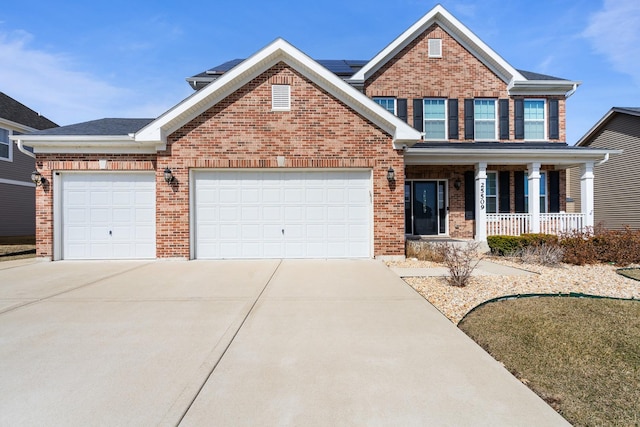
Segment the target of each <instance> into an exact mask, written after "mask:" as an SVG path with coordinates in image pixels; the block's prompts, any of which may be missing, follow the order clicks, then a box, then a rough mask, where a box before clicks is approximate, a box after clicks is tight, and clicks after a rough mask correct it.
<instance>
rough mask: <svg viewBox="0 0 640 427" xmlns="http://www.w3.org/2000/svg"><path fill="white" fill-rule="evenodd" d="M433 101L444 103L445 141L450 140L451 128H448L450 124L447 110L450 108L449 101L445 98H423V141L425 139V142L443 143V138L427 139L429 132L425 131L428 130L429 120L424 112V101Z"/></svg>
mask: <svg viewBox="0 0 640 427" xmlns="http://www.w3.org/2000/svg"><path fill="white" fill-rule="evenodd" d="M431 99H437V100H443V101H444V140H445V141H446V140H448V139H449V126H447V124H448V123H449V109H448V108H447V107H448V106H449V101H448V100H447V99H445V98H422V139H424V140H425V141H442V140H443V139H442V138H427V131H426V130H425V129H426V126H425V125H426V124H427V118H426V117H425V112H424V101H425V100H431ZM429 121H436V120H429ZM438 121H439V120H438Z"/></svg>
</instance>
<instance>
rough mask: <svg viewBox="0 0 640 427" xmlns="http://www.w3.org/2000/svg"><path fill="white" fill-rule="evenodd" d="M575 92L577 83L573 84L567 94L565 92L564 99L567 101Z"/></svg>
mask: <svg viewBox="0 0 640 427" xmlns="http://www.w3.org/2000/svg"><path fill="white" fill-rule="evenodd" d="M576 90H578V83H574V84H573V89H571V90H570V91H569V92H567V94H566V95H565V99H569V97H570V96H571V95H573V94H574V93H576Z"/></svg>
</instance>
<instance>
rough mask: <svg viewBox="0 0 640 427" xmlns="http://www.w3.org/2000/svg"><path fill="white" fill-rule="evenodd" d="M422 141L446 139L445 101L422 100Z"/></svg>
mask: <svg viewBox="0 0 640 427" xmlns="http://www.w3.org/2000/svg"><path fill="white" fill-rule="evenodd" d="M422 114H423V118H424V126H423V130H424V139H425V140H427V139H434V140H435V139H437V140H444V139H447V126H446V123H447V113H446V100H445V99H425V100H423V108H422Z"/></svg>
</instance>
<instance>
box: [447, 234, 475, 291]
mask: <svg viewBox="0 0 640 427" xmlns="http://www.w3.org/2000/svg"><path fill="white" fill-rule="evenodd" d="M478 247H479V245H478V243H477V242H470V243H468V244H466V245H465V246H459V245H453V244H450V243H441V244H439V245H438V251H439V252H440V253H441V255H442V258H443V260H444V261H443V263H444V265H445V266H446V267H447V269H448V270H449V277H447V280H448V282H449V284H450V285H453V286H459V287H464V286H467V284H468V283H469V279H471V273H473V270H474V269H475V268H476V266H477V265H478V263H479V262H480V258H479V256H478Z"/></svg>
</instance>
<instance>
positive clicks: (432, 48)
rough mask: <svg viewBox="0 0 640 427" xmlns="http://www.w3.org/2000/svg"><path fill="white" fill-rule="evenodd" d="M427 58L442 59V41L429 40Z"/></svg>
mask: <svg viewBox="0 0 640 427" xmlns="http://www.w3.org/2000/svg"><path fill="white" fill-rule="evenodd" d="M429 58H442V39H429Z"/></svg>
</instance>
